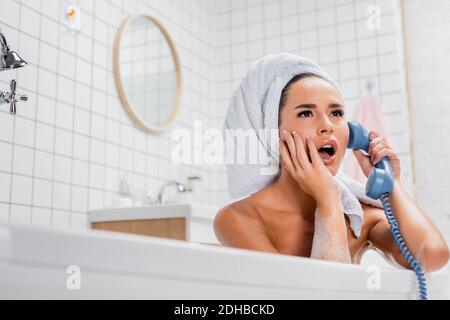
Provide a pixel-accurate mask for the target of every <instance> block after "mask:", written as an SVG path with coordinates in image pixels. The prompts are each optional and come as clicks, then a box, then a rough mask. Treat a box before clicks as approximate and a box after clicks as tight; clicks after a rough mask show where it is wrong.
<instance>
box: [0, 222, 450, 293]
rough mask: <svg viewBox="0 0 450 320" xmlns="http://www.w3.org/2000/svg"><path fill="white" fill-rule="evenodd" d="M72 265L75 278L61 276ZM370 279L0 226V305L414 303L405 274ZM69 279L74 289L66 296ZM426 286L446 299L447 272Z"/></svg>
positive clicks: (171, 246)
mask: <svg viewBox="0 0 450 320" xmlns="http://www.w3.org/2000/svg"><path fill="white" fill-rule="evenodd" d="M72 265H75V266H78V267H79V271H80V273H77V272H75V273H71V274H68V273H67V270H68V268H69V266H72ZM70 268H71V267H70ZM70 268H69V271H70V270H73V269H70ZM371 275H372V276H373V274H369V273H368V270H367V269H366V268H365V267H362V266H355V265H346V264H340V263H333V262H324V261H319V260H313V259H307V258H299V257H293V256H285V255H277V254H271V253H262V252H256V251H250V250H242V249H233V248H224V247H215V246H209V245H200V244H195V243H187V242H183V241H177V240H168V239H161V238H150V237H143V236H132V235H126V234H119V233H112V232H104V231H92V230H85V231H84V230H80V231H67V230H59V231H58V230H54V229H39V228H36V227H25V226H13V225H1V224H0V298H1V299H15V298H31V299H34V298H42V299H48V298H62V299H71V298H73V299H79V298H87V299H90V298H105V299H109V298H117V299H131V298H136V299H415V298H416V290H415V285H416V281H415V277H414V274H413V273H412V272H411V271H406V270H396V269H384V268H381V274H380V279H381V282H380V284H381V287H380V288H378V289H369V287H368V286H367V282H368V278H369V277H370V276H371ZM75 276H76V277H78V276H79V278H77V279H79V280H80V281H79V282H77V283H79V284H80V288H79V289H77V288H76V286H75V288H73V286H69V287H70V288H71V289H69V287H68V285H67V282H68V279H69V278H70V279H71V280H73V279H74V278H73V277H75ZM427 280H428V287H429V297H430V298H434V299H449V297H450V292H449V288H450V283H449V274H448V270H447V269H443V270H441V271H439V272H435V273H432V274H428V275H427ZM69 283H71V284H73V283H74V282H71V281H69Z"/></svg>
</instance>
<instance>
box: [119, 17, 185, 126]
mask: <svg viewBox="0 0 450 320" xmlns="http://www.w3.org/2000/svg"><path fill="white" fill-rule="evenodd" d="M113 60H114V77H115V81H116V85H117V89H118V91H119V96H120V99H121V101H122V103H123V105H124V107H125V109H126V111H127V113H128V114H129V115H130V117H131V118H132V119H133V120H134V121H135V122H136V123H137V124H138V125H139V126H141V127H142V128H144V129H146V130H149V131H152V132H156V131H162V130H165V129H167V128H169V127H170V125H171V124H172V123H173V122H174V121H175V117H176V115H177V113H178V110H179V107H180V99H181V68H180V62H179V58H178V54H177V52H176V49H175V46H174V44H173V42H172V39H171V38H170V36H169V34H168V33H167V31H166V30H165V28H164V27H163V26H162V25H161V23H160V22H159V21H158V20H156V19H155V18H153V17H151V16H149V15H146V14H138V15H131V16H129V17H128V18H127V19H125V20H124V21H123V22H122V24H121V25H120V27H119V30H118V31H117V34H116V38H115V41H114V55H113Z"/></svg>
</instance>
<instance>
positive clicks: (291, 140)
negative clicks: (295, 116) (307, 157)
mask: <svg viewBox="0 0 450 320" xmlns="http://www.w3.org/2000/svg"><path fill="white" fill-rule="evenodd" d="M283 135H284V140H285V141H286V145H287V147H288V150H289V153H290V157H291V161H292V164H293V165H294V168H295V169H296V170H300V169H301V166H300V163H299V162H298V159H297V148H296V146H295V141H294V138H293V137H292V134H291V133H290V132H289V131H286V130H283Z"/></svg>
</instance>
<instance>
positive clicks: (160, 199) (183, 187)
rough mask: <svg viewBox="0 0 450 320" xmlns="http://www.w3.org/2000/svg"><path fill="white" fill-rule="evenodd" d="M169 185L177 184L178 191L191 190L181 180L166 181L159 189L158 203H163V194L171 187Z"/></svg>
mask: <svg viewBox="0 0 450 320" xmlns="http://www.w3.org/2000/svg"><path fill="white" fill-rule="evenodd" d="M169 186H175V187H177V191H178V192H188V191H190V188H189V187H188V186H186V185H184V184H182V183H181V182H178V181H175V180H171V181H169V182H166V183H165V184H163V185H162V186H161V188H160V189H159V192H158V198H157V200H156V201H157V204H162V199H163V195H164V190H165V189H166V188H167V187H169Z"/></svg>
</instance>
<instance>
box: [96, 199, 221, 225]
mask: <svg viewBox="0 0 450 320" xmlns="http://www.w3.org/2000/svg"><path fill="white" fill-rule="evenodd" d="M218 211H219V208H218V207H214V206H210V205H205V204H200V203H189V204H188V203H179V204H162V205H153V206H141V207H121V208H103V209H96V210H91V211H90V212H89V217H90V221H91V222H106V221H127V220H148V219H167V218H180V217H186V218H196V219H206V220H209V221H212V220H213V219H214V217H215V215H216V213H217V212H218Z"/></svg>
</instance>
